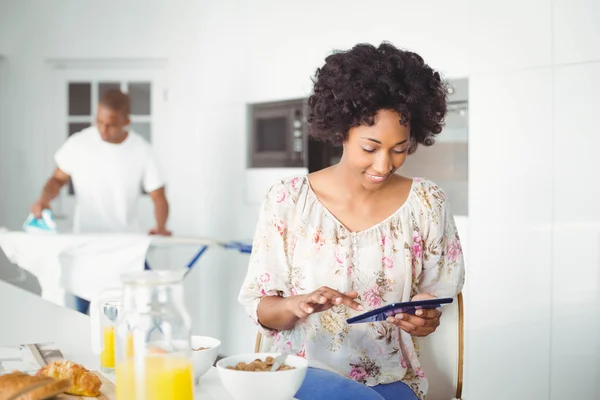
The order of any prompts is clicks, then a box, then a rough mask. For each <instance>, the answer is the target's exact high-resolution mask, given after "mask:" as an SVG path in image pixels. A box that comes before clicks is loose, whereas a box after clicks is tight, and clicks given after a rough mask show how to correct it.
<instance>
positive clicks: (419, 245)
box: [412, 231, 423, 259]
mask: <svg viewBox="0 0 600 400" xmlns="http://www.w3.org/2000/svg"><path fill="white" fill-rule="evenodd" d="M412 256H413V258H417V259H419V258H421V257H422V256H423V239H422V238H421V234H420V233H419V232H417V231H414V232H413V245H412Z"/></svg>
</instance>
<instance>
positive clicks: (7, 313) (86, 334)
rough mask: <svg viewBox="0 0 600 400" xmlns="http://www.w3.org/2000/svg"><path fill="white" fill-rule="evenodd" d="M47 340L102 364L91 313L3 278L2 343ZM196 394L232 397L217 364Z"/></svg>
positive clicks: (78, 358)
mask: <svg viewBox="0 0 600 400" xmlns="http://www.w3.org/2000/svg"><path fill="white" fill-rule="evenodd" d="M45 342H54V343H56V344H57V346H58V347H59V349H60V350H61V351H62V352H63V354H64V356H65V358H67V359H69V360H72V361H74V362H77V363H79V364H82V365H84V366H85V367H86V368H88V369H90V370H99V368H100V365H99V360H98V356H96V355H94V354H93V353H92V350H91V345H90V320H89V317H88V316H86V315H84V314H81V313H78V312H76V311H73V310H70V309H67V308H64V307H61V306H58V305H56V304H53V303H50V302H49V301H46V300H44V299H42V298H41V297H39V296H36V295H34V294H32V293H29V292H26V291H25V290H23V289H20V288H18V287H16V286H13V285H10V284H8V283H6V282H4V281H1V280H0V345H4V346H10V345H18V344H25V343H45ZM109 378H110V377H109ZM196 398H198V399H206V400H232V397H231V396H230V395H229V393H227V391H226V390H225V387H224V386H223V385H222V384H221V381H220V379H219V375H218V373H217V370H216V368H214V367H213V368H211V369H210V370H209V372H207V373H206V374H205V375H204V376H203V377H202V378H201V379H200V383H199V384H198V386H197V388H196Z"/></svg>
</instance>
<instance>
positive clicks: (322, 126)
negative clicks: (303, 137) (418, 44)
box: [307, 42, 448, 154]
mask: <svg viewBox="0 0 600 400" xmlns="http://www.w3.org/2000/svg"><path fill="white" fill-rule="evenodd" d="M313 83H314V87H313V93H312V94H311V96H310V97H309V99H308V115H307V121H308V123H309V126H310V128H309V132H310V136H311V137H313V138H315V139H317V140H322V141H329V142H331V143H333V144H334V145H340V144H342V142H343V141H344V140H346V138H347V136H348V131H349V130H350V128H352V127H356V126H359V125H362V124H367V125H369V126H372V125H373V124H374V116H375V113H376V112H377V111H379V110H383V109H386V110H394V111H396V112H397V113H398V114H400V116H401V120H400V123H401V124H403V125H406V124H407V123H408V122H409V121H410V124H411V132H410V144H409V148H408V153H409V154H412V153H414V152H415V150H416V149H417V146H418V145H419V144H422V145H425V146H431V145H432V144H433V143H434V139H433V137H434V135H437V134H439V133H440V132H441V131H442V127H443V125H444V117H445V116H446V99H447V93H448V88H447V85H446V83H445V82H444V81H443V80H442V78H441V77H440V74H439V72H437V71H434V70H433V69H432V68H431V67H429V66H428V65H427V64H425V62H424V61H423V58H421V56H419V55H418V54H416V53H412V52H410V51H405V50H399V49H397V48H396V47H394V46H393V45H392V44H390V43H387V42H383V43H381V44H380V45H379V47H375V46H373V45H371V44H358V45H356V46H354V47H353V48H352V49H351V50H347V51H336V52H334V53H333V54H331V55H330V56H328V57H327V58H326V59H325V65H324V66H323V67H321V68H319V69H317V72H316V74H315V77H314V78H313Z"/></svg>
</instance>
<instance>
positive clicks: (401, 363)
mask: <svg viewBox="0 0 600 400" xmlns="http://www.w3.org/2000/svg"><path fill="white" fill-rule="evenodd" d="M400 366H401V367H402V368H404V369H406V360H405V359H404V357H402V358H401V359H400Z"/></svg>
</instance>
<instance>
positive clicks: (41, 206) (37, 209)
mask: <svg viewBox="0 0 600 400" xmlns="http://www.w3.org/2000/svg"><path fill="white" fill-rule="evenodd" d="M45 209H50V204H48V203H44V202H42V201H39V200H38V201H36V202H35V203H34V204H33V205H32V206H31V213H32V214H33V216H34V217H36V218H42V211H44V210H45Z"/></svg>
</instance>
